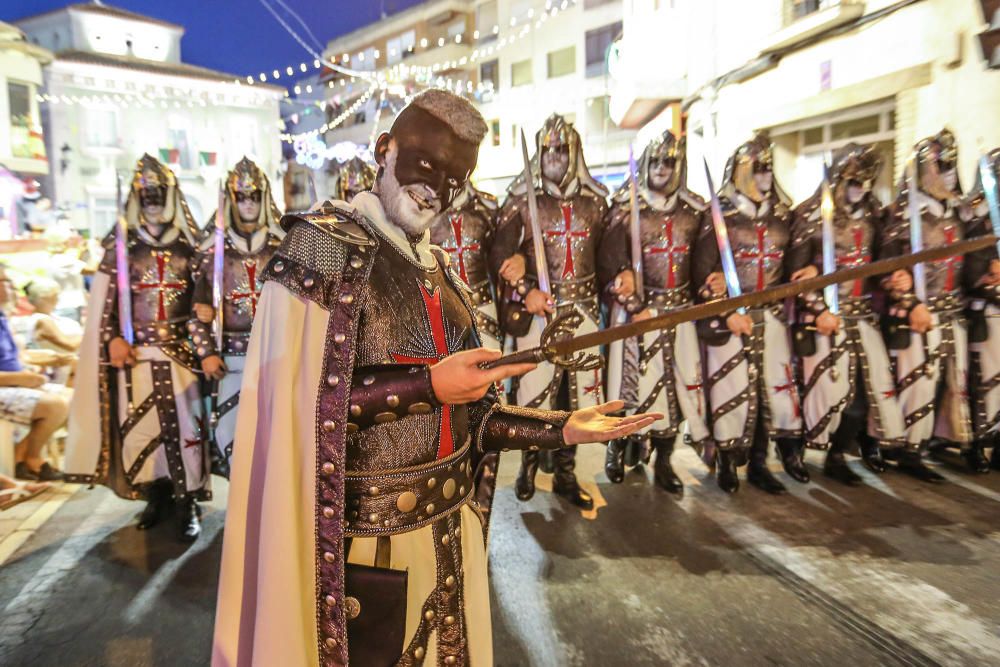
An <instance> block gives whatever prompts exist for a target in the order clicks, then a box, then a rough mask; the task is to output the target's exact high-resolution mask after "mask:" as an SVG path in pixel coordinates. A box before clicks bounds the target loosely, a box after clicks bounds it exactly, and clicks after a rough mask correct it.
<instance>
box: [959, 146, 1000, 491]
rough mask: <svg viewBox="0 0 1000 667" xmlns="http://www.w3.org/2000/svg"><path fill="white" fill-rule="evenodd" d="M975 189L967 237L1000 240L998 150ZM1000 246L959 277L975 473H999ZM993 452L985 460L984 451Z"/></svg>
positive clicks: (973, 260) (968, 261)
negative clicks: (965, 320) (966, 324)
mask: <svg viewBox="0 0 1000 667" xmlns="http://www.w3.org/2000/svg"><path fill="white" fill-rule="evenodd" d="M976 176H977V179H976V185H975V186H974V187H973V189H972V192H971V193H970V195H969V199H968V205H969V207H970V208H971V209H972V213H973V215H974V216H975V220H974V221H973V223H972V225H971V226H970V230H969V232H970V236H980V235H984V234H993V235H995V236H997V238H1000V192H998V190H997V182H998V180H1000V148H995V149H993V150H992V151H990V152H989V153H987V154H986V155H984V156H983V157H982V158H980V160H979V168H978V169H977V171H976ZM998 251H1000V246H994V247H992V248H987V249H985V250H983V251H981V252H977V253H972V254H969V255H966V256H965V267H964V271H963V276H964V280H965V283H966V294H967V296H968V304H967V310H966V312H967V314H968V318H969V400H970V401H971V412H972V425H973V429H974V433H973V441H972V444H971V445H970V446H969V448H968V449H967V450H966V453H965V459H966V462H967V463H968V465H969V467H970V468H971V469H972V470H974V471H975V472H980V473H982V472H986V471H987V470H989V468H992V469H994V470H1000V260H998V259H997V257H998ZM990 447H992V448H993V451H992V453H991V455H990V458H989V459H988V460H987V458H986V453H985V450H986V449H987V448H990Z"/></svg>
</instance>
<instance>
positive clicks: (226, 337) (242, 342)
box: [222, 331, 250, 357]
mask: <svg viewBox="0 0 1000 667" xmlns="http://www.w3.org/2000/svg"><path fill="white" fill-rule="evenodd" d="M249 344H250V332H249V331H237V332H229V331H225V332H223V334H222V353H223V354H228V355H229V356H233V357H242V356H244V355H246V353H247V346H248V345H249Z"/></svg>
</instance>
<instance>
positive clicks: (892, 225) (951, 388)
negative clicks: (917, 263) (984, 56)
mask: <svg viewBox="0 0 1000 667" xmlns="http://www.w3.org/2000/svg"><path fill="white" fill-rule="evenodd" d="M913 159H914V161H915V165H916V179H915V180H916V183H917V188H916V192H915V193H914V199H915V202H914V203H915V204H916V206H917V207H919V211H920V222H921V230H922V237H923V244H924V246H925V247H928V248H929V247H932V246H936V245H942V244H946V243H952V242H954V241H961V240H962V239H964V238H966V237H967V236H968V226H969V225H970V224H971V223H972V222H973V216H972V212H971V210H970V209H969V208H968V206H966V205H965V204H964V203H963V202H962V201H961V198H960V197H961V188H960V186H959V183H958V173H957V170H956V166H957V159H958V147H957V145H956V143H955V137H954V136H953V135H952V133H951V132H949V131H948V130H943V131H941V132H940V133H938V134H936V135H934V136H932V137H928V138H926V139H923V140H921V141H920V142H919V143H917V145H916V146H915V147H914V158H913ZM909 197H910V193H909V186H908V185H907V180H906V175H905V174H904V178H903V184H902V186H901V187H900V193H899V196H898V197H897V198H896V201H895V202H894V203H893V204H892V206H891V208H890V212H889V221H888V223H887V226H886V231H885V237H884V249H883V251H882V254H883V255H884V256H886V257H894V256H897V255H901V254H905V253H908V252H911V251H912V244H911V230H910V204H911V202H910V201H909ZM963 264H964V258H963V257H962V256H961V255H957V256H955V257H950V258H948V259H945V260H941V261H938V262H932V263H928V264H925V265H924V271H925V274H926V291H927V300H926V302H922V301H920V300H919V299H918V298H917V296H916V294H915V289H916V287H917V285H916V284H915V279H914V276H913V274H912V273H911V272H910V271H906V270H900V271H896V272H895V273H893V274H892V275H891V276H888V277H886V278H883V280H882V284H883V286H884V287H885V288H886V290H887V291H888V292H889V316H890V317H891V318H896V319H898V320H900V321H904V320H908V322H909V331H908V332H907V331H906V330H905V329H904V330H903V334H902V341H901V343H899V344H895V343H894V341H893V340H890V341H889V347H890V349H891V350H893V361H894V362H895V363H894V373H895V376H896V395H897V396H898V398H899V404H900V407H901V408H902V411H903V418H904V420H905V426H906V446H905V447H903V448H901V449H900V450H899V451H891V452H887V456H886V458H891V459H893V460H896V461H897V463H898V467H899V469H900V470H901V471H903V472H907V473H909V474H911V475H913V476H914V477H916V478H918V479H921V480H923V481H927V482H943V481H944V478H943V477H942V476H941V475H939V474H938V473H936V472H935V471H933V470H931V469H930V468H928V467H927V466H926V465H924V463H923V459H922V455H921V452H922V451H923V450H925V449H927V448H928V446H929V445H930V444H931V441H932V439H934V438H939V439H940V440H941V441H943V442H945V443H951V444H955V445H958V446H959V447H962V448H963V449H967V448H968V447H969V446H970V444H971V441H972V424H971V415H970V412H969V401H968V369H969V359H968V342H967V336H966V332H967V330H966V322H965V318H964V316H963V313H962V310H963V306H964V303H963V279H964V276H963ZM890 454H891V456H889V455H890Z"/></svg>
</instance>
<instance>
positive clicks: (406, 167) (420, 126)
mask: <svg viewBox="0 0 1000 667" xmlns="http://www.w3.org/2000/svg"><path fill="white" fill-rule="evenodd" d="M391 135H392V137H393V138H394V139H395V140H396V145H397V147H398V149H399V154H398V156H397V157H396V180H398V181H399V184H400V185H403V186H406V185H413V184H414V183H424V184H426V185H427V186H429V187H430V188H431V190H433V191H434V192H435V194H436V195H437V196H438V199H440V200H441V210H444V209H446V208H448V206H449V205H450V204H451V202H452V201H453V200H454V199H455V197H456V196H457V195H458V192H459V190H461V189H462V187H463V186H464V185H465V181H466V180H468V178H469V174H470V173H472V170H473V169H475V167H476V158H477V156H478V153H479V147H478V146H474V145H472V144H470V143H469V142H466V141H462V140H461V139H459V138H458V137H457V136H455V133H454V132H452V130H451V128H450V127H448V126H447V125H446V124H445V123H444V122H442V121H440V120H438V119H437V118H435V117H434V116H432V115H431V114H429V113H427V112H426V111H424V110H423V109H419V108H413V109H410V111H408V116H407V118H406V120H405V122H397V123H396V124H395V125H393V128H392V130H391Z"/></svg>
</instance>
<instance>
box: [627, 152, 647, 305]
mask: <svg viewBox="0 0 1000 667" xmlns="http://www.w3.org/2000/svg"><path fill="white" fill-rule="evenodd" d="M636 172H637V169H636V165H635V155H633V153H632V144H629V147H628V180H629V193H628V199H629V213H630V217H629V227H630V231H631V236H632V238H631V241H632V273H633V274H634V275H635V293H636V294H637V295H639V298H640V299H641V298H643V295H644V294H645V289H644V287H643V280H642V225H641V222H640V220H639V184H638V179H637V177H636Z"/></svg>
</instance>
